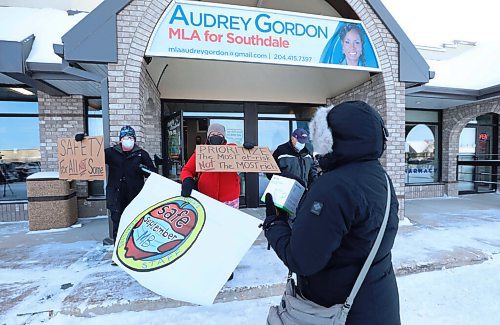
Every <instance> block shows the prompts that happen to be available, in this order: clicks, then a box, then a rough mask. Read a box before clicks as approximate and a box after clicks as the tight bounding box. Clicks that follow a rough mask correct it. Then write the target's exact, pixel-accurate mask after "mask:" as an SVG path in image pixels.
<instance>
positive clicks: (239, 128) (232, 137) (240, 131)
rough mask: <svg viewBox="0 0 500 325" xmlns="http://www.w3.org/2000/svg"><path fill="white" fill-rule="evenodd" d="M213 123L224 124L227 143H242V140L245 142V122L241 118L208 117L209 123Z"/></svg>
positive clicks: (240, 144)
mask: <svg viewBox="0 0 500 325" xmlns="http://www.w3.org/2000/svg"><path fill="white" fill-rule="evenodd" d="M214 123H218V124H222V125H224V127H225V128H226V140H227V142H228V143H235V144H237V145H238V146H242V145H243V142H245V122H244V121H243V120H232V119H210V124H214Z"/></svg>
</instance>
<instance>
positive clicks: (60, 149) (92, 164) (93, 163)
mask: <svg viewBox="0 0 500 325" xmlns="http://www.w3.org/2000/svg"><path fill="white" fill-rule="evenodd" d="M57 158H58V161H59V179H70V180H87V181H95V180H104V179H106V166H105V161H104V140H103V137H86V138H85V139H83V141H75V139H72V138H61V139H58V140H57Z"/></svg>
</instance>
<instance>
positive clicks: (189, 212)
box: [113, 173, 261, 305]
mask: <svg viewBox="0 0 500 325" xmlns="http://www.w3.org/2000/svg"><path fill="white" fill-rule="evenodd" d="M180 192H181V185H180V184H178V183H176V182H174V181H171V180H169V179H167V178H164V177H162V176H160V175H158V174H154V173H152V174H151V175H150V176H149V178H148V180H147V181H146V184H145V185H144V188H143V189H142V191H141V192H140V193H139V195H137V197H136V198H135V199H134V200H133V201H132V202H131V203H130V205H128V206H127V208H126V209H125V211H124V212H123V214H122V217H121V221H120V227H119V230H118V235H117V243H116V245H115V250H114V252H113V261H115V262H116V263H117V264H118V265H119V266H120V267H121V268H122V269H123V270H124V271H125V272H127V273H128V274H130V275H131V276H132V277H133V278H135V279H136V280H137V281H138V282H139V283H140V284H141V285H143V286H144V287H146V288H148V289H149V290H151V291H153V292H155V293H157V294H159V295H162V296H165V297H168V298H171V299H176V300H182V301H186V302H190V303H194V304H201V305H210V304H212V303H213V301H214V299H215V297H216V296H217V294H218V293H219V291H220V289H221V288H222V286H223V285H224V284H225V283H226V281H227V279H228V277H229V275H230V274H231V272H232V271H233V270H234V269H235V268H236V266H237V265H238V263H239V262H240V260H241V259H242V258H243V256H244V255H245V253H246V252H247V250H248V249H249V248H250V246H251V245H252V244H253V242H254V241H255V240H256V239H257V236H258V235H259V233H260V231H261V230H260V228H258V225H259V223H260V220H259V219H257V218H254V217H252V216H250V215H248V214H246V213H243V212H241V211H239V210H236V209H233V208H231V207H229V206H227V205H225V204H223V203H220V202H218V201H216V200H213V199H212V198H210V197H208V196H206V195H204V194H201V193H199V192H197V191H193V193H192V197H189V198H184V197H182V196H179V194H180Z"/></svg>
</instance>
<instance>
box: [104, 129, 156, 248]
mask: <svg viewBox="0 0 500 325" xmlns="http://www.w3.org/2000/svg"><path fill="white" fill-rule="evenodd" d="M135 140H136V137H135V131H134V129H133V128H132V127H130V126H128V125H127V126H124V127H122V128H121V130H120V143H119V144H117V145H115V146H113V147H110V148H106V149H105V150H104V154H105V157H106V164H107V165H108V183H107V185H106V207H107V208H108V209H109V210H110V212H111V220H113V239H116V234H117V232H118V226H119V224H120V219H121V215H122V213H123V210H125V208H126V207H127V205H129V204H130V202H132V200H133V199H134V198H135V197H136V196H137V194H139V192H140V191H141V190H142V187H143V186H144V177H148V176H149V174H148V173H147V172H144V171H143V170H142V168H146V169H149V170H150V171H152V172H156V168H155V166H154V165H153V162H152V161H151V157H150V156H149V154H148V153H147V152H146V151H145V150H144V149H142V148H141V147H139V146H138V145H137V144H136V143H135Z"/></svg>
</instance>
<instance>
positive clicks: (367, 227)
mask: <svg viewBox="0 0 500 325" xmlns="http://www.w3.org/2000/svg"><path fill="white" fill-rule="evenodd" d="M310 130H311V137H312V141H313V145H314V149H315V151H317V152H319V153H320V154H324V155H323V156H322V157H321V158H320V160H319V164H320V166H321V168H322V170H323V171H324V173H323V175H322V176H320V177H319V178H318V179H317V180H316V182H315V184H314V186H313V187H312V188H311V189H310V190H309V192H307V194H306V196H305V197H304V198H303V201H302V203H301V206H300V207H299V208H298V210H297V213H296V218H295V221H294V223H293V227H292V228H290V226H289V224H288V222H286V216H285V217H284V216H283V214H282V213H281V212H280V211H277V210H276V209H275V208H274V206H273V202H272V198H271V197H270V196H269V197H267V202H266V206H267V208H266V211H267V212H266V214H267V217H266V220H265V222H264V229H265V236H266V238H267V240H268V242H269V244H270V245H271V247H272V248H273V249H274V250H275V252H276V254H277V255H278V257H279V258H280V259H281V260H282V261H283V263H284V264H285V265H286V266H287V267H288V268H289V269H290V270H291V271H292V272H295V273H296V274H297V286H298V288H299V290H300V292H301V293H302V295H303V296H304V297H305V298H307V299H309V300H312V301H314V302H315V303H317V304H319V305H322V306H325V307H330V306H332V305H334V304H343V303H344V302H345V300H346V298H347V296H348V295H349V293H350V291H351V289H352V288H353V285H354V282H355V280H356V278H357V276H358V274H359V272H360V270H361V267H362V266H363V263H364V262H365V260H366V258H367V256H368V254H369V252H370V249H371V248H372V246H373V243H374V242H375V238H376V237H377V233H378V230H379V229H380V226H381V224H382V220H383V218H384V213H385V205H386V199H387V186H386V180H385V176H384V174H385V171H384V168H383V167H382V165H381V164H380V162H379V161H378V158H380V157H381V156H382V153H383V151H384V149H385V138H386V136H387V132H386V129H385V127H384V124H383V120H382V118H381V117H380V115H379V114H378V112H377V111H375V109H373V108H372V107H371V106H369V105H368V104H366V103H364V102H361V101H352V102H344V103H342V104H339V105H338V106H335V107H333V108H332V107H327V108H320V109H319V110H318V112H317V113H316V116H315V118H314V119H313V121H312V122H311V125H310ZM325 144H326V147H325ZM325 149H326V150H325ZM326 151H329V152H326ZM390 192H391V207H390V213H389V220H388V224H387V228H386V231H385V233H384V237H383V240H382V242H381V245H380V248H379V250H378V252H377V255H376V257H375V259H374V262H373V264H372V266H371V268H370V270H369V272H368V274H367V276H366V278H365V280H364V282H363V285H362V286H361V289H360V291H359V292H358V295H357V296H356V298H355V300H354V303H353V305H352V308H351V310H350V312H349V315H348V318H347V324H363V325H366V324H384V325H391V324H400V323H401V321H400V316H399V294H398V288H397V283H396V277H395V275H394V270H393V266H392V260H391V249H392V247H393V244H394V239H395V236H396V232H397V229H398V221H399V219H398V201H397V198H396V194H395V191H394V187H393V185H392V182H391V190H390Z"/></svg>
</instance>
